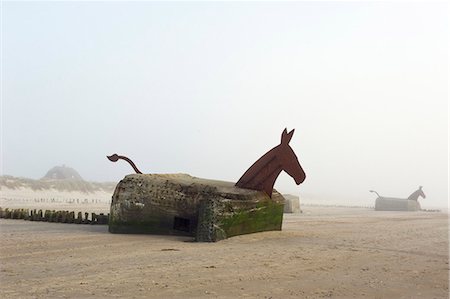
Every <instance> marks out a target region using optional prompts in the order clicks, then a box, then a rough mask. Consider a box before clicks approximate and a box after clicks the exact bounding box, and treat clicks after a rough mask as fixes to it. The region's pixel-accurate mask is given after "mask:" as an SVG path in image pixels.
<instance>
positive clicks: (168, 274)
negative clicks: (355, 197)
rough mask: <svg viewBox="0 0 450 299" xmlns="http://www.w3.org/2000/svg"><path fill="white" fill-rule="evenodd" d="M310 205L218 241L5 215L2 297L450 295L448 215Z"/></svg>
mask: <svg viewBox="0 0 450 299" xmlns="http://www.w3.org/2000/svg"><path fill="white" fill-rule="evenodd" d="M303 211H304V213H303V214H285V215H284V222H283V230H282V231H272V232H264V233H256V234H249V235H243V236H237V237H233V238H230V239H227V240H224V241H220V242H217V243H195V242H192V240H191V239H190V238H186V237H177V236H156V235H119V234H110V233H108V231H107V226H106V225H96V226H95V225H75V224H61V223H44V222H30V221H24V220H6V219H0V230H1V232H0V236H1V240H2V241H1V243H0V244H1V245H0V267H1V269H0V282H1V291H0V297H1V298H198V297H204V298H238V297H240V298H246V297H247V298H448V295H449V293H448V285H449V264H448V262H449V260H448V214H446V213H431V212H409V213H404V212H403V213H402V212H375V211H373V210H371V209H362V208H331V207H303Z"/></svg>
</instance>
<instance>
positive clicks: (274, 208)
mask: <svg viewBox="0 0 450 299" xmlns="http://www.w3.org/2000/svg"><path fill="white" fill-rule="evenodd" d="M220 222H221V224H220V227H221V229H223V231H224V232H225V234H226V236H227V237H231V236H236V235H242V234H249V233H255V232H261V231H267V230H281V225H282V222H283V204H282V203H277V202H273V201H271V200H267V201H262V202H259V203H258V204H257V205H256V207H255V208H253V209H240V210H235V211H234V212H233V213H227V214H225V215H224V216H223V218H222V219H221V221H220Z"/></svg>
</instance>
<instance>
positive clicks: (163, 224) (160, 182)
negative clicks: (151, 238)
mask: <svg viewBox="0 0 450 299" xmlns="http://www.w3.org/2000/svg"><path fill="white" fill-rule="evenodd" d="M284 202H285V199H284V198H283V196H282V195H281V194H280V193H278V192H277V191H276V190H273V194H272V198H270V197H269V196H268V195H267V194H266V193H265V192H263V191H255V190H250V189H244V188H239V187H236V186H235V183H232V182H224V181H215V180H207V179H201V178H196V177H192V176H190V175H188V174H130V175H127V176H125V178H124V179H122V180H121V181H120V182H119V184H118V185H117V186H116V189H115V191H114V194H113V197H112V201H111V211H110V219H109V231H110V232H111V233H148V234H169V235H184V236H192V237H194V238H195V240H196V241H199V242H216V241H219V240H222V239H226V238H228V237H232V236H236V235H242V234H249V233H255V232H261V231H270V230H281V225H282V221H283V206H284Z"/></svg>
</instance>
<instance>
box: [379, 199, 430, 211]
mask: <svg viewBox="0 0 450 299" xmlns="http://www.w3.org/2000/svg"><path fill="white" fill-rule="evenodd" d="M420 210H421V208H420V203H419V202H418V201H416V200H407V199H401V198H390V197H378V198H377V199H376V200H375V211H420Z"/></svg>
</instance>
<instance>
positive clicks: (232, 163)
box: [1, 1, 449, 207]
mask: <svg viewBox="0 0 450 299" xmlns="http://www.w3.org/2000/svg"><path fill="white" fill-rule="evenodd" d="M448 36H449V27H448V4H447V3H444V2H440V3H428V2H422V3H420V2H419V3H405V2H403V3H402V2H390V3H389V2H365V3H364V2H331V3H328V2H317V3H310V2H284V3H276V2H225V3H222V2H196V3H189V2H168V3H160V2H9V1H4V2H3V11H2V69H1V71H2V94H1V95H2V101H1V104H2V112H1V113H2V114H1V124H2V128H1V137H2V144H1V150H2V152H1V174H2V175H4V174H8V175H13V176H20V177H30V178H36V179H37V178H41V177H42V176H44V175H45V173H46V172H47V171H48V170H49V169H50V168H51V167H53V166H55V165H62V164H65V165H68V166H70V167H73V168H75V169H76V170H77V171H78V172H79V173H80V174H81V176H82V177H83V178H85V179H87V180H94V181H118V180H120V179H121V178H122V177H123V176H124V175H126V174H128V173H132V169H131V167H129V166H128V165H127V164H125V163H124V162H123V161H121V162H118V163H111V162H109V161H108V160H107V159H106V157H105V156H106V155H109V154H112V153H118V154H122V155H127V156H129V157H130V158H131V159H133V160H134V162H135V163H136V164H137V165H138V167H139V168H140V169H141V170H142V171H143V172H145V173H177V172H183V173H189V174H191V175H194V176H198V177H204V178H211V179H219V180H227V181H237V180H238V179H239V178H240V176H241V175H242V174H243V173H244V172H245V170H246V169H247V168H248V167H249V166H250V165H251V164H252V163H253V162H254V161H255V160H256V159H257V158H259V157H260V156H261V155H262V154H264V153H265V152H266V151H268V150H269V149H271V148H272V147H274V146H276V145H278V144H279V142H280V136H281V132H282V130H283V129H284V128H287V129H288V130H291V129H293V128H295V134H294V136H293V138H292V141H291V147H292V148H293V149H294V151H295V152H296V153H297V156H298V158H299V160H300V163H301V164H302V166H303V169H304V170H305V172H306V175H307V177H306V180H305V182H304V183H303V184H301V185H300V186H297V185H296V184H295V182H294V180H293V179H292V178H290V177H289V176H288V175H287V174H285V173H282V175H281V176H280V177H279V179H278V181H277V183H276V185H275V187H276V188H277V189H278V190H279V191H281V192H288V193H292V194H296V195H298V194H300V195H301V196H303V197H308V198H309V197H311V198H314V197H317V198H327V199H331V200H333V201H335V202H336V203H340V204H349V203H351V204H361V205H370V204H372V205H373V202H374V199H375V198H374V195H373V194H371V193H369V192H368V190H370V189H374V190H376V191H378V192H379V193H380V194H382V195H385V196H391V197H404V198H406V197H407V196H408V195H409V194H410V193H412V192H413V191H414V190H416V189H417V187H418V186H419V185H423V189H424V192H425V193H426V195H427V199H424V200H421V203H422V207H443V206H445V205H447V197H448V196H447V195H448V193H447V190H448V186H447V181H448V129H447V127H448V65H449V63H448V52H449V49H448Z"/></svg>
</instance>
